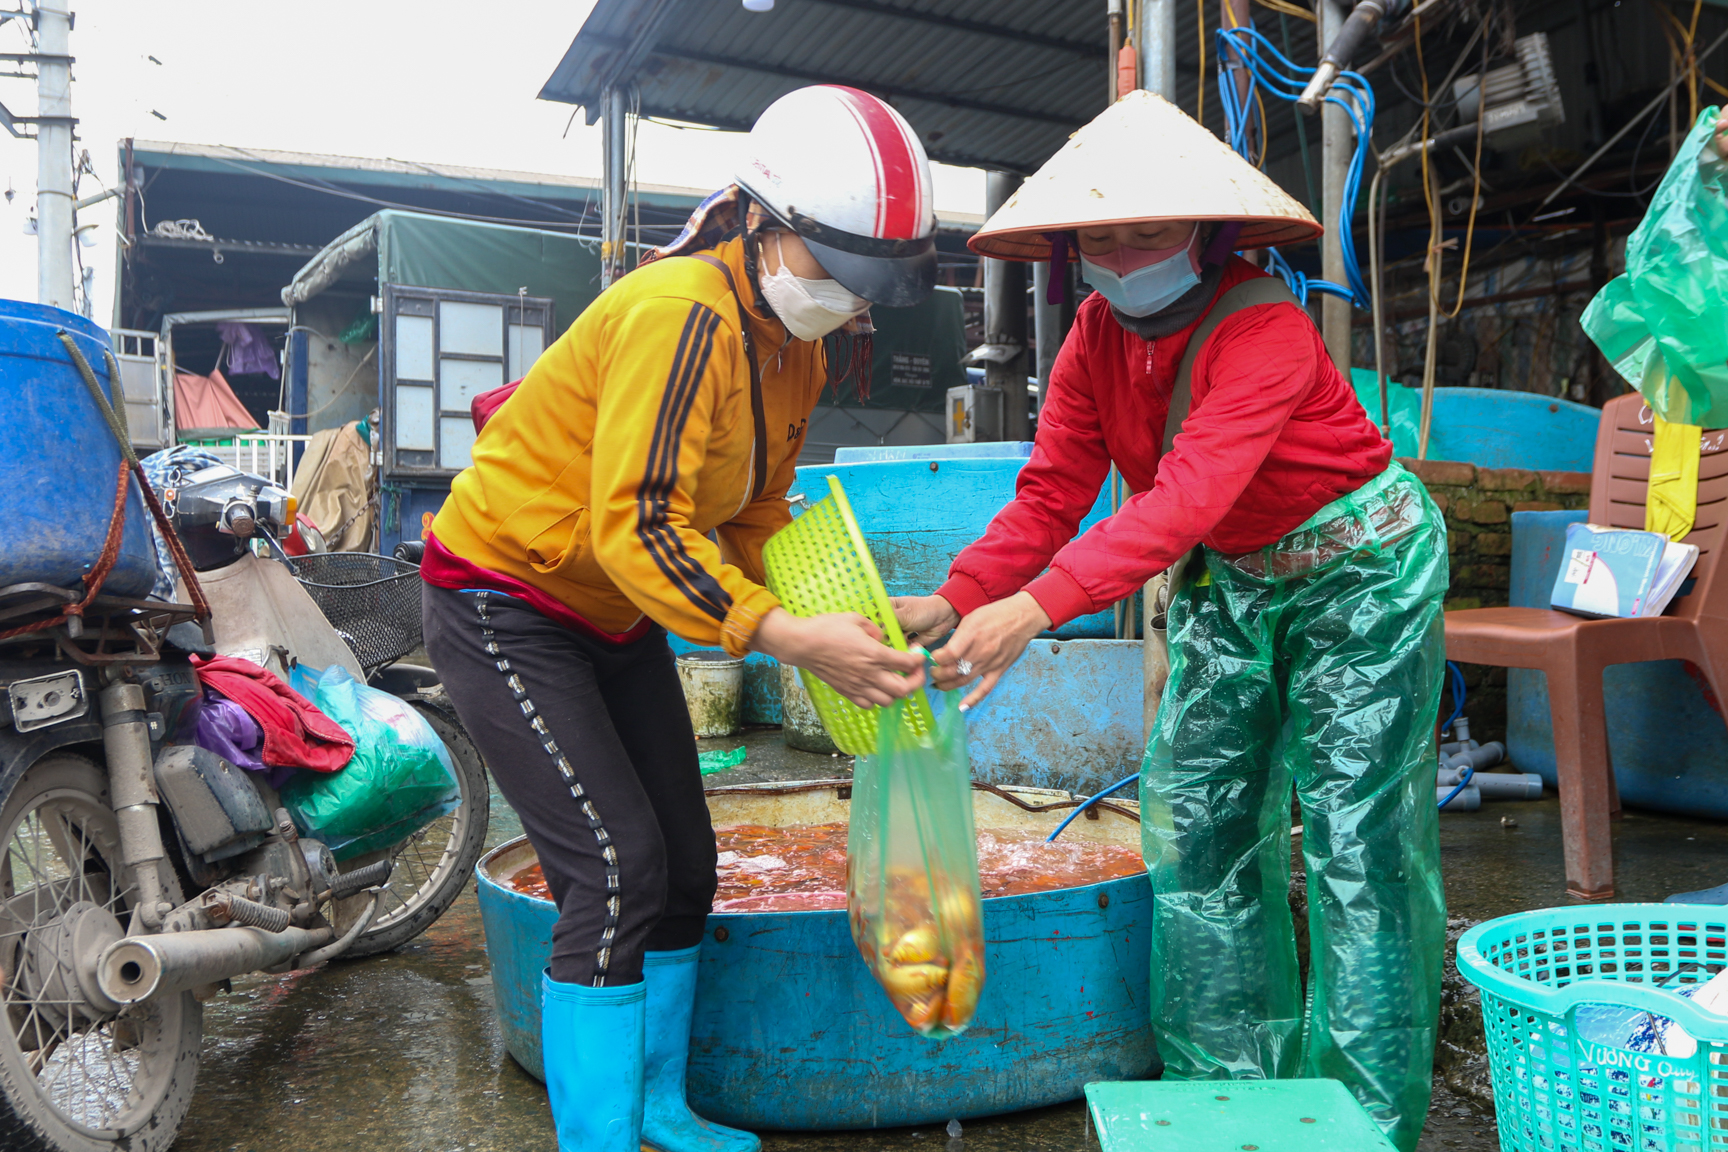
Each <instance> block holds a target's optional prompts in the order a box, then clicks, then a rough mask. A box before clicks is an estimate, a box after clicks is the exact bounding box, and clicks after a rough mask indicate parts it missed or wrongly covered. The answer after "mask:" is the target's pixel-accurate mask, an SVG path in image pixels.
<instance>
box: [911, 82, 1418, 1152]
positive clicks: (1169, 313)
mask: <svg viewBox="0 0 1728 1152" xmlns="http://www.w3.org/2000/svg"><path fill="white" fill-rule="evenodd" d="M1319 231H1320V228H1319V226H1318V225H1317V224H1315V222H1314V221H1313V219H1312V217H1310V216H1309V215H1308V213H1307V212H1306V211H1304V210H1303V209H1302V207H1301V206H1300V205H1299V204H1297V203H1296V202H1295V201H1293V200H1291V199H1290V198H1289V197H1288V196H1286V195H1285V194H1284V193H1283V192H1282V191H1280V190H1279V189H1278V188H1277V187H1276V186H1275V185H1273V184H1272V183H1271V181H1270V180H1268V179H1267V178H1266V177H1265V176H1263V175H1262V174H1261V173H1260V172H1258V171H1257V170H1255V169H1254V168H1253V167H1252V166H1251V165H1249V164H1247V163H1246V162H1244V161H1243V160H1241V159H1240V158H1239V157H1237V156H1236V155H1235V154H1234V153H1233V152H1231V151H1230V150H1229V149H1228V148H1226V147H1225V146H1224V145H1223V144H1222V143H1220V142H1219V141H1218V140H1217V139H1216V138H1215V137H1213V136H1212V135H1211V134H1210V133H1209V132H1207V131H1206V130H1205V129H1203V128H1201V127H1200V126H1199V125H1197V124H1195V123H1194V122H1193V121H1192V120H1190V119H1189V118H1188V117H1186V116H1185V115H1183V114H1182V113H1181V112H1179V111H1177V110H1176V109H1175V108H1174V107H1172V106H1171V105H1170V104H1168V103H1166V102H1165V101H1163V100H1161V99H1160V98H1158V97H1156V96H1152V95H1150V94H1149V93H1137V94H1135V95H1133V96H1131V97H1128V98H1126V99H1124V100H1123V101H1121V102H1118V103H1117V104H1115V105H1114V106H1112V108H1111V109H1109V110H1108V111H1106V112H1105V113H1103V115H1101V116H1100V117H1099V118H1098V119H1097V120H1095V121H1094V122H1093V123H1092V124H1090V125H1088V126H1087V127H1086V128H1084V129H1082V130H1081V131H1080V132H1079V133H1077V134H1076V135H1075V137H1074V138H1073V139H1072V140H1071V141H1070V142H1069V144H1068V145H1067V146H1066V147H1065V148H1064V149H1063V150H1062V151H1061V152H1059V153H1057V155H1056V156H1055V157H1053V158H1052V159H1051V160H1050V161H1049V162H1048V163H1046V164H1045V166H1044V167H1043V169H1041V170H1040V171H1039V172H1038V174H1037V175H1035V176H1034V177H1032V178H1031V179H1030V180H1028V181H1027V182H1026V184H1025V185H1024V186H1022V188H1021V189H1020V191H1019V192H1018V193H1017V194H1016V195H1015V197H1014V198H1013V199H1011V200H1009V202H1008V203H1007V204H1006V205H1004V206H1003V208H1002V209H1001V210H1000V211H998V212H997V213H996V214H995V215H994V216H993V217H992V218H991V219H990V221H989V222H988V223H987V224H986V225H985V226H984V228H983V230H982V231H980V232H979V233H978V234H977V236H976V237H974V239H973V241H972V246H973V248H974V249H975V250H976V251H978V252H980V253H981V254H984V255H989V256H996V257H1002V258H1009V259H1016V258H1017V259H1053V260H1054V261H1055V262H1056V263H1058V264H1060V263H1061V262H1062V261H1063V259H1064V255H1065V251H1064V250H1071V249H1072V248H1075V247H1077V248H1078V251H1079V257H1080V260H1081V265H1082V270H1083V274H1084V278H1085V279H1086V280H1087V282H1088V283H1090V284H1091V285H1092V286H1093V287H1094V288H1096V289H1097V293H1096V294H1094V295H1093V296H1091V297H1089V298H1088V299H1087V300H1086V301H1085V302H1084V303H1083V304H1082V305H1081V306H1080V308H1079V312H1078V315H1077V317H1076V319H1075V323H1074V327H1073V330H1072V331H1071V332H1070V334H1069V336H1068V339H1067V341H1066V342H1065V343H1064V344H1063V346H1062V350H1061V353H1060V355H1059V356H1058V357H1057V359H1056V364H1055V368H1054V371H1053V372H1052V373H1051V378H1050V386H1049V389H1048V392H1047V397H1046V400H1045V402H1044V407H1043V409H1042V411H1041V412H1040V414H1039V424H1038V437H1037V444H1036V446H1035V447H1034V449H1033V453H1032V457H1031V459H1030V460H1029V461H1028V462H1027V464H1026V466H1025V468H1024V469H1023V470H1022V472H1021V473H1020V479H1019V489H1018V492H1017V494H1016V496H1015V499H1014V500H1013V502H1012V503H1010V504H1009V505H1008V506H1007V507H1006V508H1004V509H1003V510H1002V512H1001V513H1000V514H999V515H998V516H997V517H996V518H995V520H994V521H993V522H992V523H991V525H990V528H989V531H988V532H987V533H986V534H985V536H984V537H983V539H981V540H979V541H977V542H976V543H974V544H973V545H971V546H970V547H969V548H967V549H966V550H965V551H963V552H962V553H961V554H960V556H959V557H958V558H957V559H956V560H955V561H954V564H953V567H952V569H951V572H950V575H949V578H948V581H947V582H946V583H945V584H944V585H943V586H942V588H941V589H940V590H939V591H938V592H937V594H936V595H934V596H927V597H914V598H906V599H903V600H901V601H900V602H899V604H898V606H897V607H898V612H899V615H900V620H901V624H902V626H903V627H904V628H905V629H906V631H907V632H908V634H915V635H917V636H919V637H921V638H923V639H924V640H925V642H926V643H928V642H930V641H931V640H934V639H935V638H937V637H939V636H940V635H941V634H943V633H944V632H946V631H948V630H949V629H951V628H952V629H953V630H954V634H953V637H952V638H951V639H950V640H949V641H948V643H947V645H946V646H945V647H944V648H942V649H941V650H940V651H939V652H938V653H937V656H936V659H937V673H936V680H937V683H938V684H939V685H940V686H941V687H944V688H952V687H954V686H956V685H957V684H962V683H967V682H970V681H971V680H973V679H974V678H977V677H982V681H981V683H980V684H979V685H978V686H977V687H976V688H975V689H974V690H973V691H972V693H971V694H970V696H969V697H968V698H967V701H966V704H967V705H968V706H970V705H972V704H975V703H977V702H978V701H979V700H980V699H982V698H983V697H984V695H985V694H986V693H988V692H989V691H990V689H991V688H993V687H994V686H995V684H996V682H997V681H998V680H999V679H1000V678H1001V677H1002V675H1003V674H1004V673H1005V672H1006V671H1007V670H1008V668H1009V666H1010V665H1011V664H1013V662H1014V661H1015V660H1016V659H1018V658H1019V656H1020V654H1021V652H1023V651H1024V650H1025V648H1026V646H1027V644H1028V643H1029V642H1030V641H1031V640H1032V638H1033V637H1035V636H1037V635H1039V634H1040V633H1042V632H1045V631H1048V630H1049V629H1051V628H1054V627H1057V626H1060V625H1062V624H1064V623H1066V622H1067V621H1069V620H1072V619H1074V618H1075V617H1077V616H1082V615H1085V614H1087V613H1091V612H1097V611H1100V610H1101V609H1103V608H1106V607H1108V606H1109V605H1111V604H1113V603H1115V602H1117V601H1119V600H1122V599H1124V598H1125V597H1129V596H1132V595H1133V594H1134V592H1135V591H1136V590H1137V589H1139V588H1140V587H1141V586H1142V585H1144V584H1145V583H1146V581H1147V580H1148V579H1149V578H1151V577H1152V576H1154V575H1156V574H1158V573H1160V572H1163V571H1166V570H1167V569H1172V567H1173V566H1178V563H1179V559H1180V558H1183V557H1184V556H1186V555H1188V554H1189V553H1190V552H1191V551H1192V553H1193V557H1194V558H1193V559H1191V560H1188V561H1186V562H1184V563H1182V564H1181V565H1180V567H1179V571H1172V573H1171V575H1172V577H1173V578H1174V579H1175V580H1177V581H1179V590H1178V591H1177V592H1176V594H1175V596H1174V598H1173V601H1172V603H1171V605H1170V609H1169V638H1170V647H1171V673H1170V680H1169V683H1168V686H1167V687H1166V689H1165V692H1164V696H1163V702H1162V705H1161V708H1160V710H1159V713H1158V719H1157V723H1156V726H1155V730H1154V733H1153V735H1152V739H1151V741H1150V743H1149V745H1148V747H1147V750H1146V758H1145V761H1144V764H1143V766H1142V770H1141V781H1140V786H1141V790H1140V799H1141V805H1142V808H1141V811H1142V817H1143V823H1142V828H1143V840H1144V849H1145V854H1146V861H1147V866H1148V869H1149V870H1150V872H1151V877H1152V886H1153V890H1154V892H1155V893H1156V899H1155V904H1154V921H1153V954H1152V960H1153V963H1152V1020H1153V1026H1154V1029H1155V1031H1156V1034H1157V1038H1158V1046H1159V1049H1160V1051H1161V1052H1162V1053H1163V1056H1164V1060H1165V1064H1166V1072H1165V1075H1166V1076H1167V1077H1172V1078H1182V1079H1202V1078H1216V1079H1230V1078H1245V1079H1255V1078H1266V1077H1276V1078H1282V1077H1331V1078H1335V1079H1339V1080H1342V1081H1344V1082H1345V1083H1346V1084H1348V1085H1349V1086H1350V1087H1351V1089H1352V1090H1353V1092H1354V1093H1355V1095H1356V1097H1357V1098H1358V1099H1359V1100H1360V1101H1361V1102H1362V1104H1363V1105H1364V1106H1365V1107H1366V1108H1367V1109H1368V1110H1369V1112H1370V1113H1371V1114H1372V1115H1373V1116H1374V1117H1375V1119H1376V1120H1377V1121H1378V1122H1379V1123H1380V1124H1381V1125H1382V1126H1383V1127H1384V1129H1385V1130H1386V1132H1387V1133H1388V1135H1390V1136H1391V1137H1392V1138H1393V1139H1394V1141H1395V1142H1396V1143H1397V1144H1398V1146H1399V1147H1400V1148H1401V1149H1403V1150H1404V1152H1410V1150H1411V1149H1413V1148H1414V1147H1415V1144H1416V1138H1417V1136H1418V1134H1419V1133H1420V1132H1421V1129H1422V1123H1423V1120H1424V1119H1425V1117H1426V1113H1427V1106H1428V1090H1429V1089H1428V1086H1429V1069H1430V1061H1431V1059H1432V1055H1433V1050H1434V1039H1435V1036H1434V1032H1435V1024H1436V1019H1437V1014H1438V1008H1439V992H1440V964H1441V956H1442V951H1443V946H1444V942H1445V928H1446V921H1445V912H1444V906H1443V900H1442V894H1441V889H1440V883H1439V861H1438V855H1439V846H1438V832H1437V825H1438V822H1437V819H1436V812H1435V796H1434V749H1433V739H1434V724H1435V715H1436V711H1437V708H1438V702H1439V695H1440V683H1441V677H1442V671H1443V668H1444V663H1445V646H1444V637H1443V629H1442V623H1441V602H1442V599H1443V597H1444V595H1445V591H1446V586H1447V552H1446V534H1445V530H1444V527H1443V524H1442V521H1441V518H1440V515H1439V513H1438V512H1437V510H1436V509H1435V507H1434V505H1433V503H1432V502H1431V501H1430V500H1429V498H1428V495H1427V493H1426V491H1424V489H1423V487H1422V485H1421V484H1420V483H1419V482H1417V481H1416V480H1415V479H1414V478H1413V477H1411V476H1410V475H1409V474H1408V473H1407V472H1405V471H1404V470H1403V469H1402V468H1400V467H1399V466H1398V465H1397V464H1396V463H1394V462H1393V461H1392V447H1391V445H1390V444H1388V443H1387V441H1386V440H1385V438H1384V437H1383V436H1381V434H1380V432H1379V430H1378V429H1377V428H1376V427H1375V426H1374V425H1373V424H1372V423H1371V422H1370V421H1369V419H1368V417H1367V415H1366V413H1364V412H1363V410H1362V406H1361V405H1360V404H1359V403H1358V402H1357V400H1356V398H1355V395H1354V393H1353V391H1352V389H1351V387H1350V384H1349V382H1348V381H1347V379H1346V378H1345V377H1344V376H1343V375H1342V374H1341V373H1340V372H1339V371H1338V369H1337V368H1336V367H1335V366H1334V365H1333V363H1332V361H1331V359H1330V358H1329V357H1328V355H1327V353H1326V348H1325V346H1324V344H1323V343H1322V341H1321V338H1320V333H1319V332H1318V331H1317V330H1316V329H1315V326H1314V323H1313V321H1312V320H1311V319H1310V318H1309V316H1308V314H1307V312H1305V311H1304V310H1303V309H1302V308H1301V307H1299V306H1298V305H1297V304H1296V303H1295V302H1294V298H1293V297H1291V296H1290V295H1289V293H1288V291H1287V290H1285V289H1284V288H1283V286H1282V284H1281V282H1279V281H1275V280H1273V279H1271V278H1269V277H1267V276H1266V275H1265V274H1264V273H1262V272H1261V271H1260V270H1259V269H1257V268H1255V267H1254V266H1253V265H1251V264H1249V263H1248V262H1247V261H1245V260H1243V259H1241V258H1240V257H1238V256H1234V255H1232V254H1231V252H1232V249H1239V248H1253V247H1259V246H1262V245H1266V244H1274V243H1280V242H1288V241H1290V240H1300V239H1307V238H1310V237H1312V236H1314V235H1316V234H1318V232H1319ZM1052 250H1054V254H1052ZM1051 279H1052V282H1058V281H1059V280H1060V279H1061V276H1060V275H1059V274H1053V275H1052V277H1051ZM1184 369H1186V371H1184ZM1184 377H1186V379H1184ZM1184 393H1186V395H1184ZM1172 407H1174V408H1175V409H1176V413H1175V415H1174V416H1172V415H1171V409H1172ZM1184 411H1186V418H1185V419H1184V418H1183V412H1184ZM1167 428H1168V431H1167ZM1178 429H1179V433H1178ZM1171 434H1174V435H1173V437H1172V435H1171ZM1112 463H1114V464H1115V465H1116V466H1117V468H1118V469H1119V470H1120V471H1121V473H1122V476H1123V478H1124V479H1125V480H1126V482H1127V484H1128V485H1129V487H1130V488H1131V489H1132V490H1133V491H1134V493H1135V495H1133V496H1132V497H1131V498H1130V499H1128V500H1127V501H1126V502H1125V503H1124V504H1123V505H1122V507H1121V510H1120V511H1119V512H1117V513H1116V514H1115V515H1113V516H1111V517H1109V518H1108V519H1106V520H1104V521H1102V522H1101V523H1099V524H1097V525H1095V526H1094V527H1093V528H1092V529H1090V530H1089V531H1088V532H1086V533H1085V534H1084V535H1081V536H1079V537H1078V538H1077V539H1076V538H1075V533H1076V531H1077V528H1078V526H1079V524H1080V521H1081V519H1082V518H1083V517H1084V516H1085V515H1086V513H1087V512H1088V511H1089V510H1090V509H1091V507H1092V505H1093V502H1094V501H1095V500H1096V499H1097V496H1098V492H1099V488H1100V485H1101V484H1102V483H1103V481H1104V479H1105V476H1106V475H1107V473H1108V471H1109V468H1110V465H1111V464H1112ZM1292 786H1294V789H1295V793H1296V796H1297V798H1298V800H1299V801H1300V804H1301V809H1302V824H1303V831H1304V835H1303V838H1302V851H1303V857H1304V860H1305V862H1306V865H1307V874H1308V895H1309V904H1308V907H1309V925H1310V931H1311V940H1312V961H1311V967H1312V972H1311V986H1312V993H1313V994H1312V996H1311V997H1310V998H1309V999H1308V1002H1307V1005H1306V1007H1305V1006H1304V993H1303V987H1302V982H1301V980H1300V977H1299V974H1298V967H1297V958H1296V946H1295V939H1294V935H1293V931H1292V924H1291V919H1290V905H1289V901H1288V885H1289V878H1290V840H1291V829H1290V794H1291V789H1292Z"/></svg>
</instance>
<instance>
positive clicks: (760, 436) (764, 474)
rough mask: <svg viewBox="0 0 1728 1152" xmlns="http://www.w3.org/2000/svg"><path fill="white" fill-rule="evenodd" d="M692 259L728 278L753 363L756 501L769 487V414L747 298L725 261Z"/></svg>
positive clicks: (702, 256) (696, 255) (703, 256)
mask: <svg viewBox="0 0 1728 1152" xmlns="http://www.w3.org/2000/svg"><path fill="white" fill-rule="evenodd" d="M690 259H692V260H700V261H702V263H704V264H712V265H714V267H716V268H718V269H720V271H721V272H722V273H723V274H724V275H725V277H726V287H728V288H730V289H732V299H733V301H734V302H735V303H736V304H737V305H738V331H739V334H740V335H742V336H743V338H744V356H745V358H746V359H748V360H749V361H750V415H751V416H752V417H753V418H754V420H755V425H756V464H755V469H754V470H755V473H756V479H755V483H753V484H752V485H751V486H750V488H751V491H750V499H752V500H754V499H756V498H757V497H758V496H760V495H762V489H763V488H764V487H766V486H767V484H768V413H767V410H766V409H765V408H764V407H763V406H762V366H761V365H760V364H759V363H758V362H757V360H756V341H755V340H753V339H751V337H750V313H749V312H747V311H746V310H745V308H744V298H743V297H742V296H740V295H739V294H738V281H736V280H734V279H733V278H732V269H731V268H728V267H727V266H726V262H725V261H724V260H719V259H716V258H715V257H713V256H710V255H708V253H706V252H693V253H691V254H690Z"/></svg>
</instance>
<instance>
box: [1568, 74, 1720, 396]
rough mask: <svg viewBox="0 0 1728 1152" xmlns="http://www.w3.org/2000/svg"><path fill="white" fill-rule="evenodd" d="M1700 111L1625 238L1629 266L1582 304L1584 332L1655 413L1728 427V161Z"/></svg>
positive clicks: (1711, 112)
mask: <svg viewBox="0 0 1728 1152" xmlns="http://www.w3.org/2000/svg"><path fill="white" fill-rule="evenodd" d="M1718 114H1719V109H1717V108H1714V107H1712V108H1706V109H1705V110H1704V112H1703V113H1702V114H1701V115H1700V116H1699V117H1698V122H1697V123H1696V124H1694V125H1693V126H1692V131H1691V132H1690V133H1688V134H1687V136H1686V142H1685V143H1684V144H1682V145H1681V146H1680V151H1679V152H1678V153H1676V154H1675V157H1674V163H1673V164H1671V165H1670V166H1669V168H1668V174H1667V175H1666V176H1664V177H1663V178H1662V184H1661V186H1660V187H1658V188H1657V189H1656V197H1655V199H1653V200H1652V201H1651V202H1650V210H1649V212H1647V213H1645V216H1644V220H1643V222H1642V223H1640V224H1639V225H1638V228H1637V230H1636V231H1634V232H1633V233H1632V235H1631V236H1630V237H1629V238H1628V239H1627V241H1626V272H1625V274H1624V275H1621V276H1616V277H1615V278H1614V279H1612V280H1610V281H1609V282H1608V283H1607V284H1606V285H1605V286H1604V287H1603V289H1602V291H1600V292H1598V293H1597V294H1596V298H1595V299H1593V300H1591V301H1590V306H1589V307H1588V308H1586V309H1585V310H1584V315H1583V317H1582V321H1581V322H1582V323H1583V325H1584V331H1585V332H1587V333H1589V335H1590V338H1591V339H1592V340H1594V341H1596V346H1597V347H1598V348H1600V349H1602V355H1604V356H1606V357H1607V358H1608V361H1609V363H1611V364H1613V365H1614V370H1615V371H1616V372H1619V373H1620V375H1621V376H1623V377H1625V378H1626V381H1627V382H1628V383H1629V384H1631V385H1632V386H1633V387H1634V388H1636V389H1638V391H1639V392H1640V393H1642V394H1643V396H1644V399H1645V400H1646V401H1647V402H1648V403H1649V405H1650V407H1651V408H1652V409H1653V410H1654V411H1655V412H1656V414H1657V415H1659V416H1661V417H1662V419H1664V420H1667V421H1669V422H1670V423H1674V424H1698V425H1702V426H1703V427H1705V428H1721V427H1725V426H1728V183H1725V177H1728V164H1725V163H1724V162H1723V160H1722V158H1721V157H1719V156H1718V155H1717V154H1716V149H1715V146H1714V145H1713V144H1712V143H1711V139H1710V138H1711V135H1712V133H1713V131H1714V129H1715V125H1716V117H1717V115H1718Z"/></svg>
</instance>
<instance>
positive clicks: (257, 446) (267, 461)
mask: <svg viewBox="0 0 1728 1152" xmlns="http://www.w3.org/2000/svg"><path fill="white" fill-rule="evenodd" d="M311 439H312V437H310V436H290V435H288V434H287V433H282V432H238V433H235V434H234V435H233V436H223V437H220V438H217V437H207V438H206V437H201V438H197V439H183V440H182V441H181V443H184V444H196V445H197V446H198V447H200V448H202V449H204V450H205V451H206V452H210V453H212V454H213V455H215V456H217V457H218V458H220V459H221V461H222V462H223V463H224V464H231V465H233V466H234V467H235V468H238V469H240V471H242V472H250V473H252V474H253V475H255V476H263V477H266V478H268V479H270V480H274V481H275V482H276V483H278V484H280V485H281V486H282V487H284V488H293V487H294V458H295V456H296V453H295V451H294V446H295V445H301V446H302V447H303V446H304V445H305V444H306V443H307V441H309V440H311Z"/></svg>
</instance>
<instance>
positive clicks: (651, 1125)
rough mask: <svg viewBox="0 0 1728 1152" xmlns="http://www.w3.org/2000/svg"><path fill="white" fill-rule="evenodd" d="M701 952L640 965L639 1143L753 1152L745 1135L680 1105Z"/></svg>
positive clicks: (671, 1151) (698, 1151)
mask: <svg viewBox="0 0 1728 1152" xmlns="http://www.w3.org/2000/svg"><path fill="white" fill-rule="evenodd" d="M701 951H702V946H701V945H700V944H698V945H696V946H695V947H694V948H683V949H680V950H679V951H677V952H649V953H648V954H647V955H646V956H645V957H644V958H643V961H642V982H643V983H644V984H646V985H647V986H648V1027H647V1039H646V1041H645V1042H644V1048H645V1049H646V1052H647V1072H646V1074H645V1077H644V1085H645V1087H644V1091H643V1102H642V1142H643V1143H644V1144H646V1145H648V1147H650V1148H654V1149H657V1150H658V1152H757V1149H759V1148H761V1147H762V1141H760V1140H758V1139H757V1138H756V1137H755V1136H753V1135H751V1134H750V1133H749V1132H740V1131H738V1130H737V1129H736V1128H722V1127H721V1126H720V1125H718V1124H710V1123H709V1122H708V1121H706V1120H704V1119H702V1118H701V1117H700V1116H698V1115H696V1114H695V1113H694V1112H692V1111H690V1105H689V1104H688V1103H687V1102H686V1101H685V1099H684V1066H685V1065H686V1064H687V1063H688V1062H689V1060H690V1014H691V1011H692V1010H693V1009H694V1008H695V1006H696V957H697V954H698V953H700V952H701Z"/></svg>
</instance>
